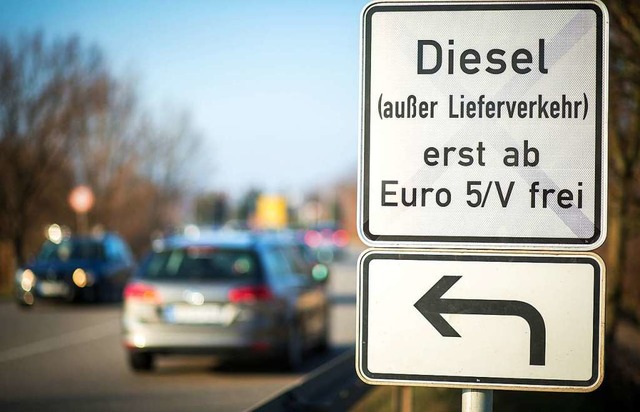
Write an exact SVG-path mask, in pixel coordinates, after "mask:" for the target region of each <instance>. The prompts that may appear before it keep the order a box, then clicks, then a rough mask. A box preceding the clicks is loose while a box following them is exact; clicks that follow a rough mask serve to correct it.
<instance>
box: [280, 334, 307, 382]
mask: <svg viewBox="0 0 640 412" xmlns="http://www.w3.org/2000/svg"><path fill="white" fill-rule="evenodd" d="M303 361H304V343H303V340H302V330H301V328H300V325H299V324H297V323H295V324H292V325H291V326H290V327H289V333H288V337H287V346H286V348H285V354H284V367H285V369H286V370H287V371H289V372H296V371H298V370H299V369H300V368H301V367H302V363H303Z"/></svg>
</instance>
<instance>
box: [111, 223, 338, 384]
mask: <svg viewBox="0 0 640 412" xmlns="http://www.w3.org/2000/svg"><path fill="white" fill-rule="evenodd" d="M154 249H155V250H154V251H153V252H152V253H151V254H150V255H149V256H147V258H146V259H145V260H144V261H143V262H142V265H141V267H140V269H139V271H138V273H137V275H136V276H135V278H134V279H132V280H131V282H129V284H128V285H127V287H126V288H125V291H124V311H123V332H124V334H123V338H124V345H125V347H126V349H127V353H128V359H129V364H130V366H131V368H132V369H133V370H135V371H147V370H151V369H153V367H154V361H155V359H156V357H157V356H158V355H164V354H176V353H177V354H189V353H201V354H202V353H210V354H214V355H219V356H223V357H277V358H279V359H280V360H281V362H282V365H283V366H285V367H287V368H288V369H296V368H298V367H299V366H300V365H301V363H302V362H303V357H304V355H305V354H306V353H307V351H308V350H310V349H313V348H319V349H322V348H325V347H326V346H327V342H328V340H327V339H328V329H329V322H328V316H329V307H328V305H329V303H328V299H327V295H326V290H325V285H324V282H325V281H326V279H327V276H316V274H317V273H318V272H321V273H327V272H326V268H322V270H318V266H317V264H316V263H315V262H313V261H311V260H309V258H308V256H305V253H304V245H301V244H300V243H299V242H296V241H295V239H294V238H292V237H289V236H283V235H278V234H269V233H265V234H261V233H252V232H232V233H225V232H220V233H217V234H211V235H207V236H204V237H200V238H198V239H188V238H184V237H176V238H170V239H166V240H164V241H162V242H161V244H160V245H156V247H155V248H154Z"/></svg>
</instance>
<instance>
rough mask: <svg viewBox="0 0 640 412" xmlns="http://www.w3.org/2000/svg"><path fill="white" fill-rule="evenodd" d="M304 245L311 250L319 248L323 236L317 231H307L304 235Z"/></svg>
mask: <svg viewBox="0 0 640 412" xmlns="http://www.w3.org/2000/svg"><path fill="white" fill-rule="evenodd" d="M304 243H306V244H307V246H309V247H310V248H317V247H318V246H320V245H321V244H322V235H321V234H320V232H316V231H315V230H307V232H306V233H305V234H304Z"/></svg>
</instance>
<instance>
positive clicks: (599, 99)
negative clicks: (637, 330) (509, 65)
mask: <svg viewBox="0 0 640 412" xmlns="http://www.w3.org/2000/svg"><path fill="white" fill-rule="evenodd" d="M494 10H505V11H513V10H592V11H594V12H595V14H596V32H597V33H596V35H597V39H596V58H597V60H598V62H597V63H598V65H597V67H596V104H595V106H596V109H595V110H596V131H595V132H596V139H595V140H596V143H595V144H596V148H595V178H596V181H595V185H594V186H595V190H594V191H595V197H594V199H595V210H594V212H595V213H594V218H595V219H594V220H595V222H594V227H593V236H591V237H589V238H574V237H570V238H556V237H506V236H504V237H503V236H429V235H425V236H422V235H376V234H373V233H371V230H370V228H369V198H370V196H369V181H370V171H369V169H370V165H369V162H370V161H369V159H370V146H371V144H370V142H369V136H370V123H371V30H372V27H371V19H372V17H373V15H374V14H375V13H379V12H411V11H417V12H420V11H494ZM363 21H364V24H365V26H364V36H365V37H364V55H363V62H364V64H363V70H364V85H363V91H364V98H363V110H362V116H363V139H362V152H363V159H362V169H363V178H362V179H359V184H361V185H362V203H361V207H362V214H360V215H359V216H360V217H359V219H358V225H359V227H360V228H361V233H362V235H363V237H364V239H363V241H364V242H365V243H367V244H371V245H374V244H375V243H377V242H397V243H403V242H404V243H410V244H419V243H451V244H452V247H454V245H455V244H461V243H462V244H468V243H472V244H474V243H478V244H480V243H483V244H493V245H494V246H498V245H500V244H513V245H521V244H522V245H524V244H526V245H540V244H543V245H566V246H569V245H580V246H591V245H595V246H598V243H599V241H600V240H601V239H600V238H601V235H602V226H601V225H606V222H604V221H603V214H602V181H603V164H602V149H603V136H602V121H603V86H604V83H603V70H604V65H605V62H604V32H603V24H604V23H603V21H604V16H603V12H602V10H601V9H600V7H598V6H597V5H596V4H593V3H560V4H550V3H546V4H544V3H522V4H514V3H510V4H433V5H428V4H425V5H416V4H405V5H403V4H402V3H399V4H377V3H374V4H372V5H370V6H369V7H368V8H366V9H365V10H364V13H363ZM602 240H604V239H602ZM594 248H595V247H591V248H590V249H589V250H591V249H594Z"/></svg>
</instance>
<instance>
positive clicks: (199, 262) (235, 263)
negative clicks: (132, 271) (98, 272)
mask: <svg viewBox="0 0 640 412" xmlns="http://www.w3.org/2000/svg"><path fill="white" fill-rule="evenodd" d="M143 276H144V277H146V278H149V279H156V280H205V281H206V280H212V281H215V280H232V279H242V280H252V279H253V280H257V279H258V276H259V271H258V265H257V258H256V255H255V253H254V252H253V251H250V250H239V249H221V248H210V247H200V246H199V247H187V248H183V249H173V250H166V251H162V252H157V253H154V254H152V255H151V257H150V258H149V260H148V261H147V263H146V265H145V269H144V271H143Z"/></svg>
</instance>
